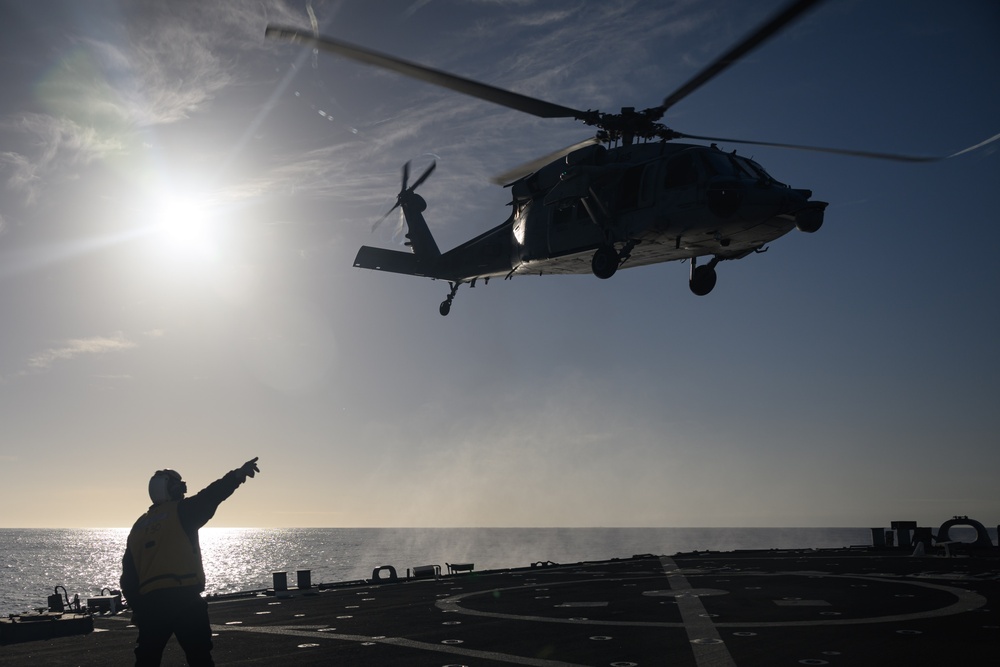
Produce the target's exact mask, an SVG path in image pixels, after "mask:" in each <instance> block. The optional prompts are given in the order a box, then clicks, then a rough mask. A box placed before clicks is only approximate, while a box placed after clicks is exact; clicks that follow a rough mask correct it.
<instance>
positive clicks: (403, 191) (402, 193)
mask: <svg viewBox="0 0 1000 667" xmlns="http://www.w3.org/2000/svg"><path fill="white" fill-rule="evenodd" d="M436 168H437V161H434V162H431V166H429V167H427V169H425V170H424V173H422V174H420V178H418V179H417V180H416V182H415V183H414V184H413V185H411V186H409V187H407V184H408V183H409V180H410V163H409V162H407V163H406V164H404V165H403V185H402V187H401V188H400V189H399V194H398V195H396V203H395V204H393V205H392V208H390V209H389V210H388V211H386V212H385V215H383V216H382V217H381V218H379V219H378V220H376V221H375V224H373V225H372V231H373V232H374V231H375V230H376V229H377V228H378V226H379V225H381V224H382V222H383V221H385V219H386V218H388V217H389V215H390V214H391V213H392V212H393V211H395V210H396V209H397V208H399V207H400V206H402V205H403V204H404V203H405V202H406V201H407V199H408V198H409V197H410V196H411V195H412V196H414V197H415V196H416V195H414V190H416V189H417V188H418V187H420V186H421V185H422V184H423V182H424V181H426V180H427V177H428V176H430V175H431V173H433V171H434V170H435V169H436ZM417 199H418V200H420V201H423V200H422V199H420V198H419V197H417ZM414 203H416V201H415V200H414ZM421 210H423V209H422V208H421Z"/></svg>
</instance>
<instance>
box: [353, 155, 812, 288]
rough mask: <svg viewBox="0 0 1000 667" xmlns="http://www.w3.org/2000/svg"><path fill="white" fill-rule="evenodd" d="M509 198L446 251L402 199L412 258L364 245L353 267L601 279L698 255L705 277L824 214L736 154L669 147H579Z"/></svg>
mask: <svg viewBox="0 0 1000 667" xmlns="http://www.w3.org/2000/svg"><path fill="white" fill-rule="evenodd" d="M510 189H511V194H512V204H511V205H512V212H511V215H510V216H509V217H508V219H507V220H506V221H504V222H503V223H502V224H500V225H498V226H497V227H494V228H493V229H491V230H489V231H487V232H485V233H484V234H481V235H480V236H478V237H476V238H474V239H471V240H469V241H467V242H465V243H463V244H461V245H459V246H457V247H455V248H453V249H451V250H449V251H447V252H445V253H443V254H441V253H439V252H438V250H437V246H436V245H435V244H434V242H433V239H432V238H431V235H430V232H429V230H428V229H427V224H426V221H424V219H423V215H422V213H423V210H424V209H425V208H426V203H425V202H424V200H423V198H421V197H420V196H419V195H416V194H415V193H413V192H404V193H403V194H401V195H400V206H401V207H402V209H403V213H404V215H405V217H406V221H407V226H408V228H409V231H408V234H407V238H408V245H410V247H411V250H412V254H409V253H403V252H399V251H393V250H384V249H378V248H370V247H367V246H366V247H362V248H361V250H360V251H359V253H358V256H357V259H356V260H355V266H357V267H360V268H369V269H377V270H387V271H395V272H398V273H407V274H412V275H421V276H427V277H430V278H437V279H442V280H447V281H449V282H452V283H456V284H461V283H467V282H473V281H475V280H477V279H479V278H483V279H489V278H492V277H497V276H503V277H505V278H509V277H512V276H514V275H523V274H536V275H545V274H581V273H591V272H593V273H595V274H596V275H598V276H599V277H602V278H607V277H610V275H611V274H613V273H614V272H615V270H617V268H618V267H619V266H621V268H628V267H632V266H643V265H647V264H654V263H658V262H669V261H675V260H684V259H690V260H692V264H694V263H695V262H696V258H699V257H711V258H712V263H711V266H712V267H713V270H714V266H715V264H716V263H717V262H718V261H722V260H727V259H739V258H741V257H745V256H746V255H748V254H750V253H753V252H755V251H759V250H760V249H761V248H763V247H764V246H765V245H766V244H767V243H768V242H770V241H773V240H774V239H776V238H778V237H780V236H783V235H784V234H787V233H788V232H789V231H791V230H792V229H794V228H796V227H798V228H799V229H801V230H803V231H809V232H812V231H816V230H817V229H819V226H820V225H821V224H822V220H823V211H824V209H825V208H826V206H827V204H826V203H825V202H818V201H810V197H811V195H812V193H811V192H810V191H809V190H798V189H793V188H790V187H788V186H787V185H784V184H782V183H779V182H778V181H776V180H775V179H773V178H772V177H771V176H770V175H768V174H767V172H766V171H764V169H763V168H762V167H761V166H760V165H758V164H757V163H756V162H754V161H752V160H750V159H747V158H744V157H742V156H738V155H736V154H735V152H733V153H726V152H723V151H721V150H719V149H717V148H715V147H714V146H713V147H706V146H701V145H692V144H678V143H672V142H671V143H668V142H655V143H652V142H651V143H640V144H634V145H631V146H621V147H616V148H611V149H606V148H604V147H603V146H599V145H592V146H588V147H586V148H582V149H579V150H577V151H574V152H573V153H570V154H569V155H567V156H566V158H565V159H563V160H558V161H556V162H553V163H550V164H548V165H547V166H545V167H543V168H541V169H539V170H538V171H536V172H534V173H532V174H530V175H528V176H526V177H524V178H521V179H518V180H517V181H515V182H513V183H512V184H510ZM601 253H604V258H603V259H604V262H603V264H601V263H600V262H599V261H598V260H599V255H600V254H601ZM713 284H714V275H713ZM692 289H694V285H692ZM709 290H710V288H709ZM695 291H696V293H697V292H698V291H697V290H695ZM705 293H707V292H705Z"/></svg>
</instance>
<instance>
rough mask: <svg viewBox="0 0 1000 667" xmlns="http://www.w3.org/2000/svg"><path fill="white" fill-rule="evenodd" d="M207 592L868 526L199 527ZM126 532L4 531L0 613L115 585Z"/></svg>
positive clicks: (568, 559)
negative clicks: (283, 575)
mask: <svg viewBox="0 0 1000 667" xmlns="http://www.w3.org/2000/svg"><path fill="white" fill-rule="evenodd" d="M200 535H201V544H202V554H203V558H204V563H205V574H206V578H207V580H208V585H207V592H208V593H231V592H238V591H246V590H254V589H262V588H267V587H269V586H270V585H271V582H272V573H273V572H288V573H289V575H288V581H289V584H290V585H294V583H295V581H296V578H295V572H296V571H297V570H311V577H312V583H313V584H320V583H333V582H339V581H352V580H358V579H365V578H369V577H371V575H372V571H373V570H374V569H375V568H376V567H379V566H382V565H392V566H393V567H395V569H396V571H397V572H398V573H399V574H400V576H403V575H405V573H406V570H407V568H413V567H416V566H418V565H430V564H437V565H440V566H441V569H442V571H443V572H447V566H446V563H474V564H475V569H476V570H489V569H501V568H511V567H526V566H528V565H530V564H531V563H534V562H538V561H552V562H554V563H576V562H580V561H585V560H604V559H609V558H622V557H629V556H632V555H635V554H647V553H649V554H657V555H664V554H666V555H671V554H675V553H678V552H683V551H695V550H715V551H730V550H733V549H771V548H781V549H785V548H829V547H843V546H849V545H852V544H870V543H871V531H870V530H869V529H868V528H211V527H205V528H202V529H201V532H200ZM127 536H128V529H127V528H87V529H32V528H13V529H0V553H2V554H3V560H2V562H3V567H2V570H3V576H2V578H0V614H10V613H18V612H23V611H28V610H30V609H35V608H39V607H44V606H45V604H46V598H47V597H48V596H49V595H50V594H51V593H52V592H53V590H54V589H55V587H56V586H62V587H64V588H65V589H66V592H67V593H68V594H69V597H70V599H72V598H73V596H74V595H75V594H79V596H80V598H81V600H84V601H85V600H86V598H87V597H93V596H95V595H99V594H100V593H101V591H102V589H104V588H109V589H111V588H115V589H116V588H118V577H119V575H120V574H121V557H122V554H123V552H124V550H125V539H126V537H127Z"/></svg>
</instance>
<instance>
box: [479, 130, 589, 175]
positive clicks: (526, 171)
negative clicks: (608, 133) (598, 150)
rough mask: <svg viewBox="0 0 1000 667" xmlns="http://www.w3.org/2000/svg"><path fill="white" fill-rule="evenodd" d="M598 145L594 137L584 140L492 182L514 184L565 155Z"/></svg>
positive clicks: (522, 166)
mask: <svg viewBox="0 0 1000 667" xmlns="http://www.w3.org/2000/svg"><path fill="white" fill-rule="evenodd" d="M596 143H600V142H599V141H598V140H597V139H595V138H594V137H591V138H590V139H584V140H583V141H578V142H577V143H575V144H573V145H572V146H566V147H565V148H560V149H559V150H557V151H553V152H551V153H549V154H548V155H543V156H542V157H539V158H535V159H534V160H531V161H530V162H525V163H524V164H520V165H518V166H516V167H514V168H513V169H508V170H507V171H505V172H503V173H502V174H497V175H496V176H494V177H493V178H491V179H490V181H492V182H493V184H494V185H509V184H510V183H513V182H514V181H516V180H517V179H519V178H521V177H522V176H527V175H528V174H530V173H532V172H535V171H538V170H539V169H541V168H542V167H544V166H545V165H547V164H549V163H550V162H555V161H556V160H558V159H559V158H561V157H563V156H565V155H569V154H570V153H572V152H573V151H575V150H579V149H581V148H586V147H587V146H590V145H592V144H596Z"/></svg>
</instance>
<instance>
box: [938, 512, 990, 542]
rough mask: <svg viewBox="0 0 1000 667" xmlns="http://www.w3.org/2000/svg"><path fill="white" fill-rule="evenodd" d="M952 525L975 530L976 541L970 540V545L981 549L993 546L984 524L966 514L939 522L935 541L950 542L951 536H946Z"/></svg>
mask: <svg viewBox="0 0 1000 667" xmlns="http://www.w3.org/2000/svg"><path fill="white" fill-rule="evenodd" d="M954 526H968V527H969V528H972V529H973V530H975V531H976V541H975V542H972V543H971V545H970V546H972V547H974V548H976V549H981V548H987V549H988V548H990V547H992V546H993V540H991V539H990V534H989V533H988V532H986V528H985V526H983V524H981V523H979V522H978V521H976V520H975V519H970V518H969V517H967V516H956V517H955V518H953V519H948V520H947V521H945V522H944V523H942V524H941V527H940V528H938V534H937V541H938V542H939V543H940V542H951V541H952V539H951V537H949V536H948V531H949V530H951V529H952V527H954Z"/></svg>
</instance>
